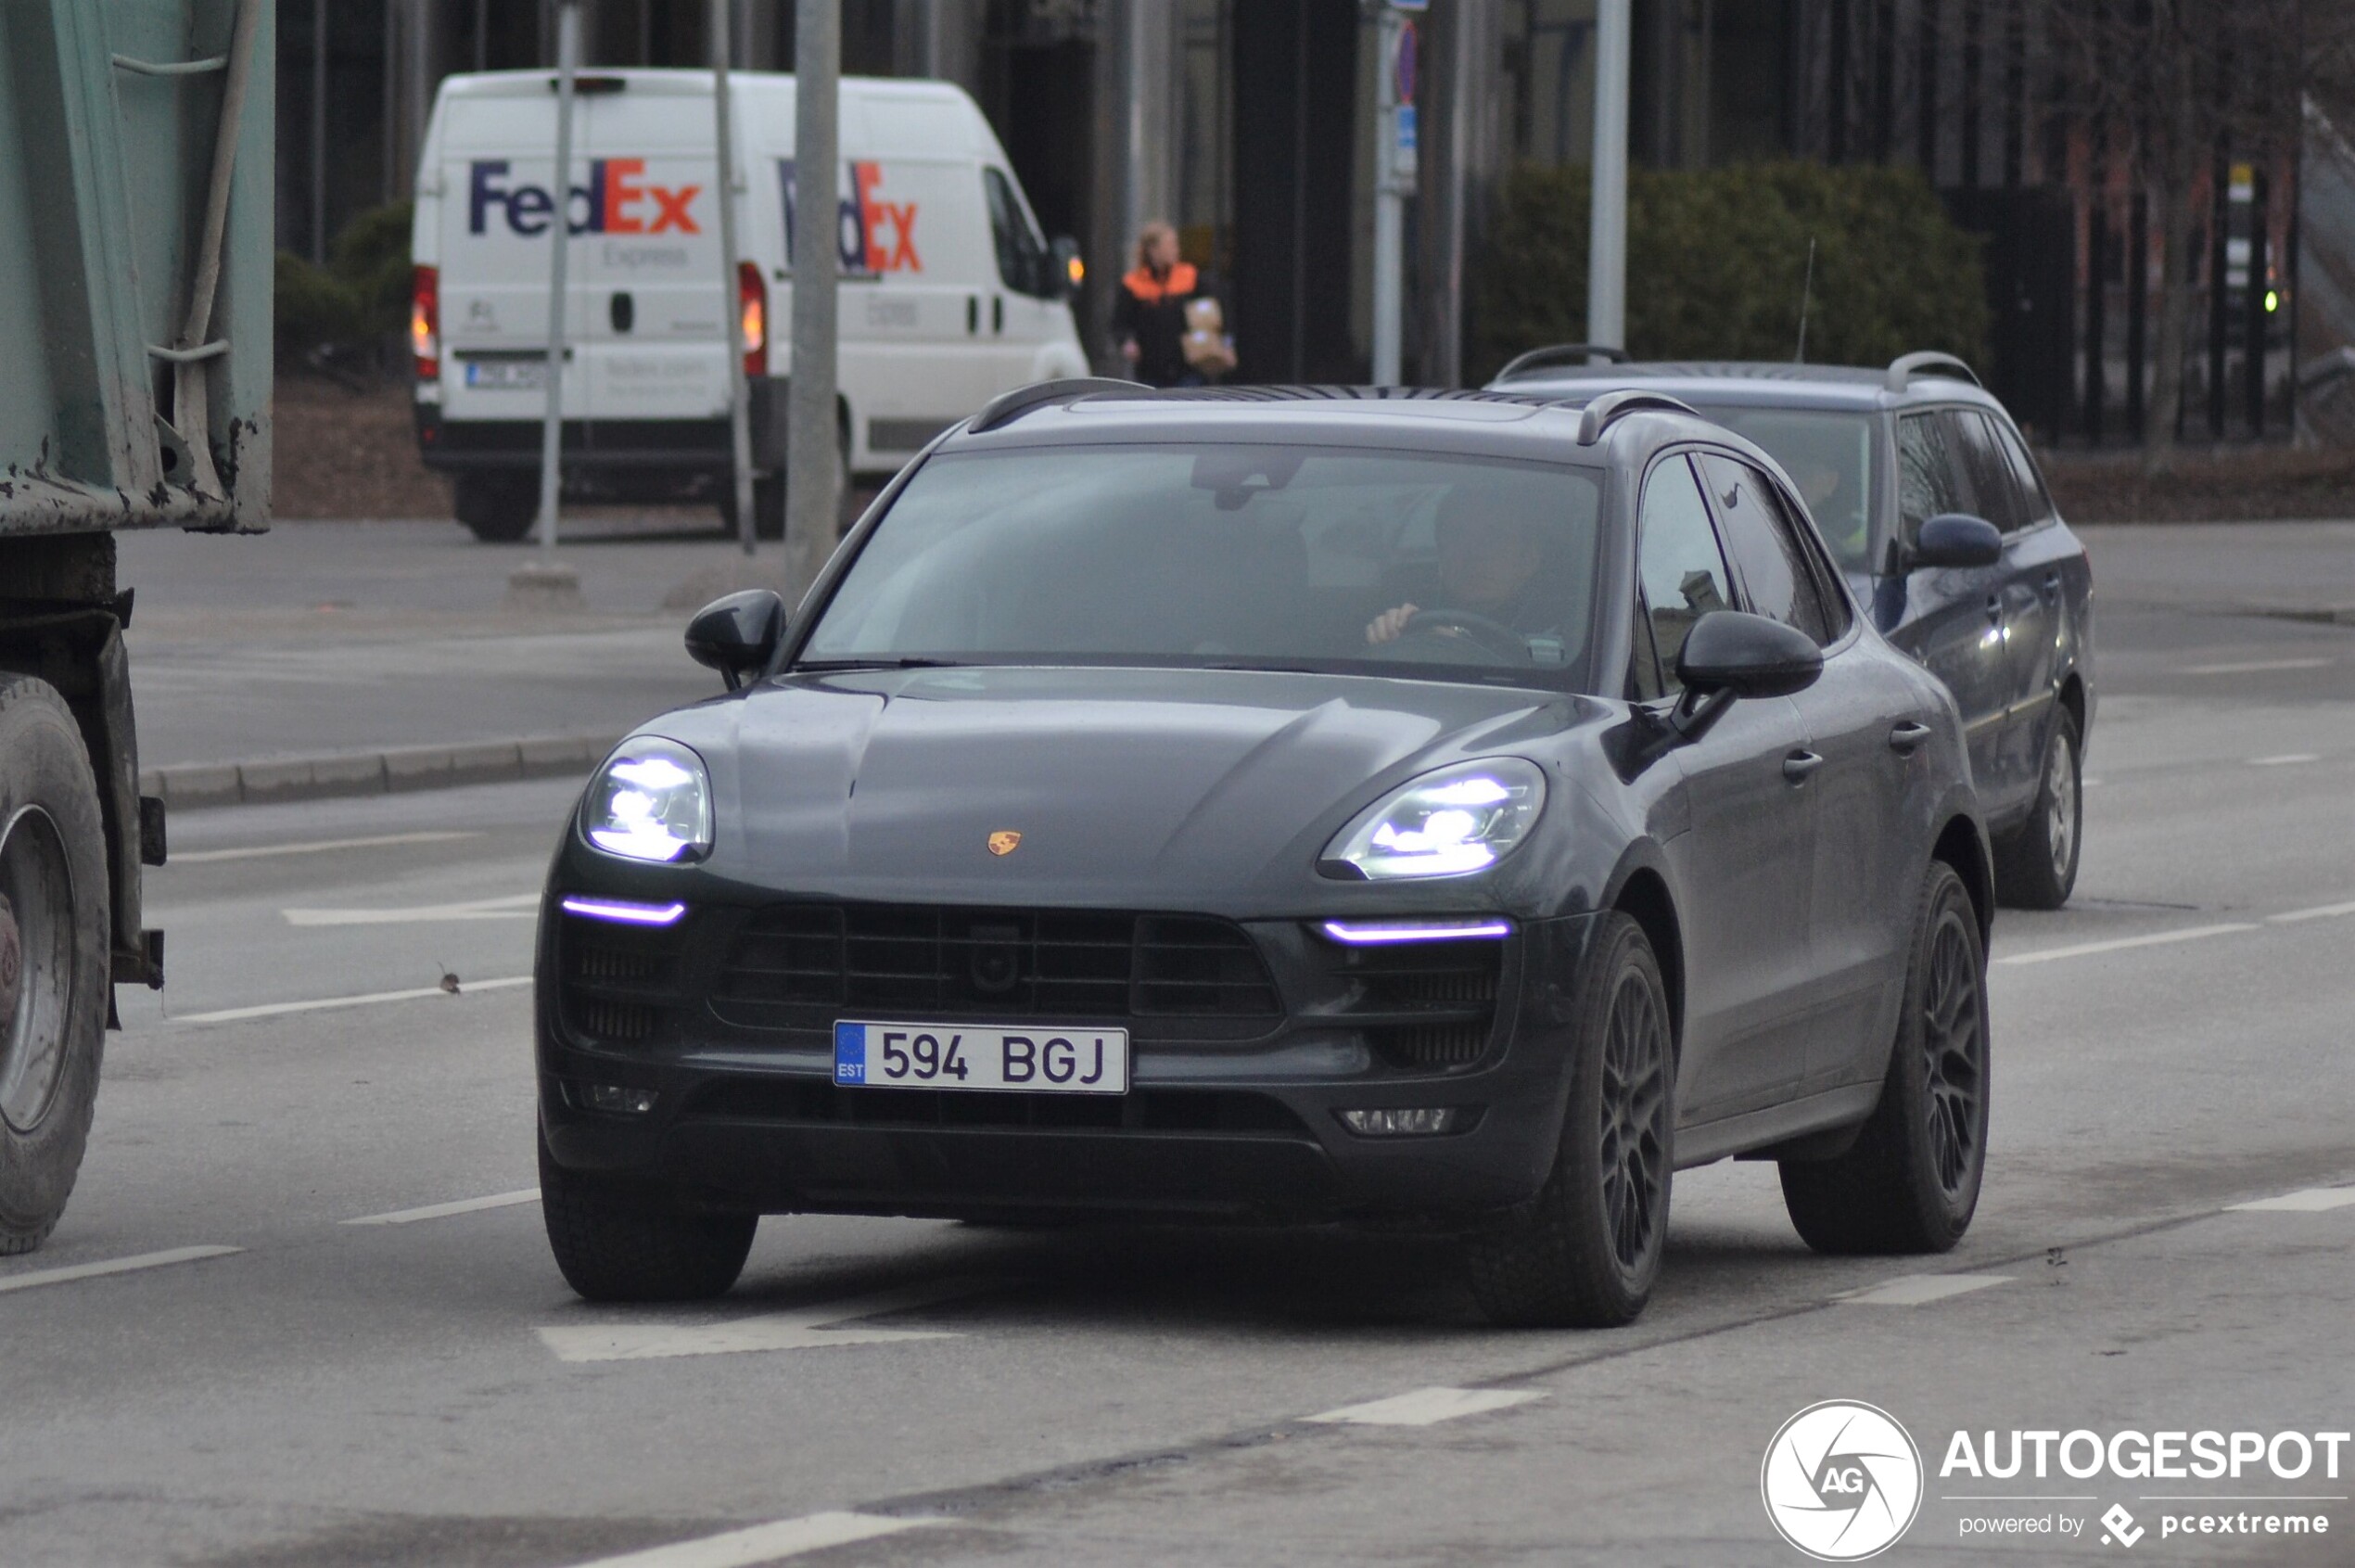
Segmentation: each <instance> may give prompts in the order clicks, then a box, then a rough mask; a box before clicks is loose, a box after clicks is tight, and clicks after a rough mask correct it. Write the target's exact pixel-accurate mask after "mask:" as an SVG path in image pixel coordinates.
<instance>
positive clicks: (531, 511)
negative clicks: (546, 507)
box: [452, 474, 540, 544]
mask: <svg viewBox="0 0 2355 1568" xmlns="http://www.w3.org/2000/svg"><path fill="white" fill-rule="evenodd" d="M452 502H453V503H454V505H453V510H455V511H456V513H457V515H458V520H459V521H460V522H462V523H464V524H465V525H466V528H467V529H469V530H470V531H471V532H472V533H473V534H474V536H475V537H476V538H477V539H478V540H480V541H481V542H483V543H485V544H513V543H515V542H516V541H517V540H520V539H523V538H524V537H526V536H527V535H528V534H529V533H530V532H531V525H532V524H533V523H534V522H536V521H538V520H539V517H540V481H539V479H538V478H536V477H534V476H530V475H522V476H518V475H515V474H461V475H459V476H458V478H457V482H456V483H455V484H454V485H453V486H452Z"/></svg>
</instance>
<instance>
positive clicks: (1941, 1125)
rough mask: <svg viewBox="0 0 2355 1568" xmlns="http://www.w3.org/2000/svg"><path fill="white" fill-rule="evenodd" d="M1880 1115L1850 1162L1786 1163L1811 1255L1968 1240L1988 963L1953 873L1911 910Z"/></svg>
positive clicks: (1930, 881) (1926, 888)
mask: <svg viewBox="0 0 2355 1568" xmlns="http://www.w3.org/2000/svg"><path fill="white" fill-rule="evenodd" d="M1910 953H1911V956H1910V957H1909V959H1908V961H1907V962H1906V967H1905V998H1904V1004H1903V1007H1904V1010H1903V1012H1902V1013H1900V1014H1899V1015H1898V1020H1897V1039H1896V1041H1895V1043H1894V1044H1893V1045H1892V1046H1891V1047H1890V1057H1889V1073H1888V1076H1887V1077H1886V1078H1885V1079H1884V1080H1883V1082H1882V1085H1881V1093H1880V1103H1879V1104H1878V1105H1877V1106H1875V1107H1874V1109H1873V1115H1872V1119H1871V1120H1869V1121H1867V1122H1866V1123H1865V1126H1864V1128H1863V1130H1862V1131H1861V1132H1860V1133H1859V1134H1858V1135H1857V1139H1856V1141H1855V1142H1854V1143H1853V1144H1852V1145H1851V1146H1850V1148H1849V1150H1848V1152H1847V1153H1845V1154H1840V1155H1838V1156H1836V1157H1835V1158H1832V1159H1827V1160H1784V1161H1782V1162H1781V1165H1782V1177H1783V1205H1784V1207H1785V1208H1787V1209H1789V1211H1790V1221H1791V1224H1793V1225H1794V1226H1796V1227H1797V1228H1798V1230H1799V1234H1800V1236H1801V1238H1802V1239H1803V1240H1804V1241H1805V1242H1806V1243H1807V1244H1808V1245H1809V1246H1811V1247H1813V1248H1814V1249H1815V1250H1816V1251H1817V1252H1821V1253H1832V1254H1839V1255H1854V1254H1865V1253H1932V1252H1944V1251H1946V1250H1947V1249H1948V1248H1950V1247H1952V1246H1953V1245H1954V1243H1956V1242H1959V1241H1961V1240H1962V1239H1963V1232H1964V1231H1965V1230H1968V1229H1970V1221H1971V1215H1972V1214H1973V1213H1974V1212H1975V1211H1976V1210H1977V1209H1978V1207H1979V1183H1980V1180H1981V1179H1982V1178H1984V1176H1985V1175H1986V1171H1987V1127H1988V1087H1989V1073H1988V1066H1989V1052H1988V1043H1987V956H1986V953H1985V952H1984V951H1983V950H1982V949H1981V948H1980V945H1979V920H1978V916H1977V914H1976V912H1975V911H1973V910H1972V908H1971V901H1970V895H1969V894H1968V893H1967V892H1966V891H1965V890H1964V887H1963V879H1962V878H1961V877H1959V876H1957V875H1955V874H1954V867H1952V866H1950V865H1947V864H1946V863H1945V862H1944V861H1942V860H1933V861H1931V862H1930V865H1929V871H1928V872H1927V873H1924V875H1923V877H1922V889H1921V896H1920V898H1919V899H1917V900H1916V915H1915V919H1914V939H1913V944H1912V947H1911V950H1910Z"/></svg>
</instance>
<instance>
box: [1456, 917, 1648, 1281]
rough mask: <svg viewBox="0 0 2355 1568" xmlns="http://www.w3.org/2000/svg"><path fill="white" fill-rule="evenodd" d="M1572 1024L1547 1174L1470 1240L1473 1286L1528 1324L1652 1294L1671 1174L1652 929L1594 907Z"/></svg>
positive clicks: (1467, 1245) (1468, 1258)
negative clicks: (1565, 1092) (1564, 1091)
mask: <svg viewBox="0 0 2355 1568" xmlns="http://www.w3.org/2000/svg"><path fill="white" fill-rule="evenodd" d="M1585 971H1586V972H1585V976H1584V977H1583V979H1582V983H1581V985H1580V988H1579V993H1578V995H1579V1000H1578V1003H1577V1008H1576V1016H1575V1020H1574V1025H1573V1034H1572V1039H1573V1040H1574V1041H1575V1042H1576V1043H1575V1045H1574V1047H1573V1051H1574V1052H1575V1054H1574V1056H1573V1058H1572V1063H1571V1067H1570V1086H1569V1089H1570V1092H1569V1097H1568V1103H1567V1104H1566V1105H1565V1107H1564V1112H1563V1117H1562V1133H1561V1139H1560V1141H1559V1145H1558V1147H1557V1150H1556V1153H1555V1155H1554V1163H1553V1168H1552V1170H1551V1172H1550V1173H1549V1174H1548V1175H1547V1179H1546V1184H1545V1186H1544V1187H1543V1188H1541V1189H1539V1191H1538V1192H1537V1194H1536V1195H1535V1196H1534V1197H1533V1198H1531V1199H1530V1200H1529V1201H1528V1202H1527V1203H1525V1204H1522V1205H1520V1206H1518V1207H1517V1208H1514V1209H1512V1210H1510V1211H1508V1212H1507V1213H1505V1214H1502V1215H1498V1216H1496V1217H1494V1218H1493V1219H1491V1220H1490V1221H1489V1222H1488V1223H1487V1224H1485V1225H1483V1226H1482V1227H1481V1228H1480V1229H1479V1230H1475V1231H1473V1232H1472V1233H1471V1234H1470V1236H1468V1237H1466V1239H1465V1255H1466V1263H1467V1264H1468V1266H1469V1273H1470V1283H1471V1288H1472V1294H1473V1296H1474V1297H1475V1298H1476V1299H1477V1300H1478V1301H1479V1303H1480V1306H1481V1309H1482V1310H1483V1312H1485V1313H1486V1314H1487V1316H1488V1317H1489V1319H1491V1320H1492V1321H1494V1322H1497V1323H1500V1324H1507V1325H1511V1326H1516V1327H1527V1328H1613V1327H1617V1326H1618V1325H1620V1324H1623V1323H1628V1322H1632V1321H1634V1320H1635V1319H1636V1316H1637V1314H1639V1313H1641V1312H1642V1311H1643V1309H1644V1306H1645V1304H1646V1303H1647V1302H1648V1301H1649V1300H1650V1299H1651V1291H1652V1285H1653V1282H1654V1281H1656V1280H1658V1278H1659V1277H1660V1261H1661V1252H1662V1251H1663V1249H1664V1247H1665V1244H1666V1241H1667V1235H1668V1200H1669V1190H1670V1183H1671V1182H1672V1180H1673V1179H1674V1176H1673V1171H1674V1149H1673V1142H1674V1136H1673V1133H1674V1125H1675V1124H1674V1082H1675V1073H1674V1050H1673V1046H1672V1041H1671V1035H1670V1030H1669V1012H1668V995H1667V990H1666V988H1665V987H1663V986H1662V985H1661V977H1660V964H1659V962H1658V961H1657V960H1656V959H1654V958H1653V956H1652V950H1651V944H1650V942H1649V941H1648V940H1647V939H1646V938H1645V936H1644V933H1643V930H1642V928H1641V927H1640V926H1638V925H1637V924H1636V923H1635V922H1634V921H1633V920H1630V919H1629V918H1628V917H1627V916H1625V915H1623V914H1621V913H1618V912H1617V911H1612V912H1610V913H1607V914H1603V915H1600V916H1598V918H1597V923H1596V929H1595V934H1594V936H1593V937H1592V938H1591V940H1590V953H1589V956H1588V958H1587V960H1586V965H1585Z"/></svg>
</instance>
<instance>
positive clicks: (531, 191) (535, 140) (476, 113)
mask: <svg viewBox="0 0 2355 1568" xmlns="http://www.w3.org/2000/svg"><path fill="white" fill-rule="evenodd" d="M500 86H501V88H502V89H503V88H504V86H505V84H504V83H502V84H500ZM442 107H443V111H444V118H443V133H442V140H441V167H440V179H441V198H440V202H439V207H440V212H441V236H440V237H441V244H440V267H441V281H440V288H441V335H442V344H443V350H442V352H443V362H444V363H443V365H442V373H441V382H442V392H441V412H442V417H443V418H444V419H446V420H453V421H454V420H486V419H499V420H508V419H527V420H528V419H539V418H541V416H542V415H543V414H545V413H546V411H547V393H546V390H545V388H544V384H543V382H542V379H541V378H542V376H543V375H544V374H545V371H546V362H547V353H548V262H549V260H550V258H549V252H548V245H549V236H550V231H551V230H552V228H553V227H554V223H555V221H556V220H555V210H556V202H555V198H554V194H553V193H554V179H553V178H552V175H553V173H554V168H555V134H556V116H555V103H554V95H552V94H550V93H549V92H548V91H547V88H546V86H545V84H544V79H531V78H526V79H523V80H522V81H519V82H517V83H516V84H515V86H514V89H513V91H505V90H494V91H485V90H482V89H481V88H480V87H478V86H477V87H474V88H473V89H472V90H468V91H463V92H453V93H452V94H451V95H450V96H449V97H448V98H446V99H445V100H444V103H443V106H442ZM578 107H579V108H588V107H589V103H588V101H587V100H583V101H582V102H581V103H580V104H579V106H578ZM588 118H589V117H588V116H587V115H583V116H581V120H580V121H576V122H575V127H574V133H575V135H574V139H575V143H576V145H578V144H579V139H580V138H579V127H580V124H581V123H582V122H583V121H586V120H587V119H588ZM575 161H576V167H577V166H578V161H579V160H578V159H576V160H575ZM572 243H573V250H572V254H571V255H570V257H568V258H567V262H566V264H567V267H568V269H569V276H568V280H567V281H568V287H566V294H567V295H568V296H569V300H568V308H567V310H566V336H567V338H568V340H571V341H576V342H577V341H578V340H579V336H580V333H581V330H582V328H583V326H584V325H586V323H587V319H588V313H589V312H588V308H587V307H588V294H587V288H586V287H585V285H584V284H583V283H582V282H581V281H580V279H581V272H580V263H581V255H582V245H581V240H580V239H579V238H575V239H574V241H573V242H572ZM573 363H575V364H578V363H579V360H578V356H577V355H576V357H575V359H574V361H573ZM564 393H565V396H564V413H565V417H566V418H567V419H585V418H587V417H589V413H590V402H589V396H588V389H587V387H586V386H585V385H584V378H583V377H582V376H579V375H578V374H575V373H573V372H572V371H571V370H569V369H568V370H567V371H566V376H565V389H564Z"/></svg>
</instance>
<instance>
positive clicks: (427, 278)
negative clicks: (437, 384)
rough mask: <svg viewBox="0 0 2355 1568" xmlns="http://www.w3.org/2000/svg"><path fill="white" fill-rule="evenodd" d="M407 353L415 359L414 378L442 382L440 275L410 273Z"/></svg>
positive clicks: (437, 271)
mask: <svg viewBox="0 0 2355 1568" xmlns="http://www.w3.org/2000/svg"><path fill="white" fill-rule="evenodd" d="M409 351H410V352H411V353H412V354H414V355H415V356H416V361H417V379H418V380H420V381H439V380H440V379H441V272H440V269H439V268H436V267H419V268H417V269H416V270H415V271H414V273H413V274H411V287H410V294H409Z"/></svg>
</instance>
